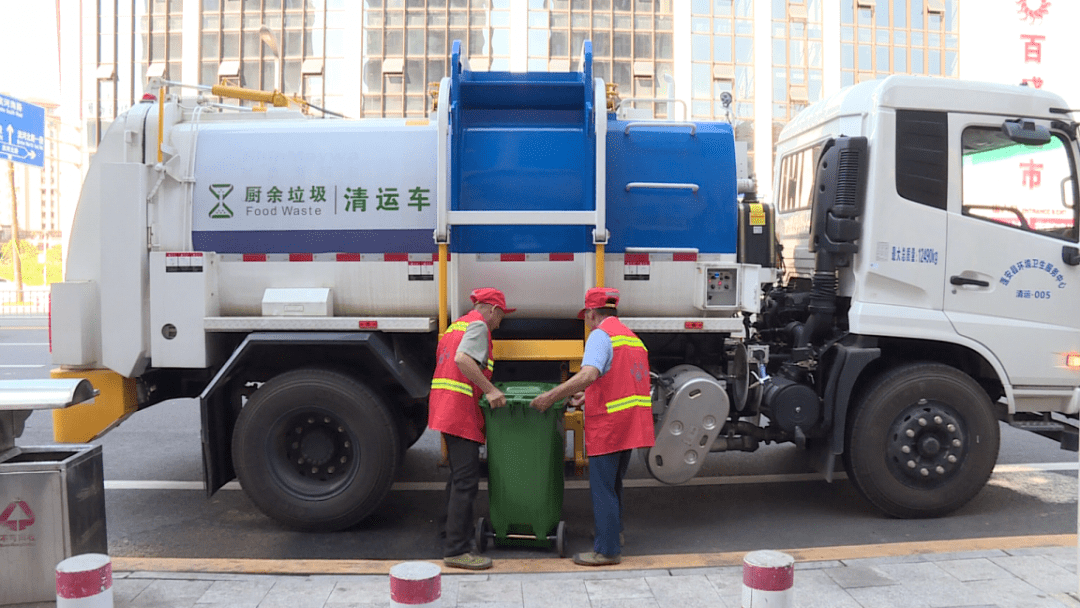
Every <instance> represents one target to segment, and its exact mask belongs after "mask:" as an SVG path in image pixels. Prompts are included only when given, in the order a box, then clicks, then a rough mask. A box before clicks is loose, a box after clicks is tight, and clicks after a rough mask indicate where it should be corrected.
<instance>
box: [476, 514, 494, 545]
mask: <svg viewBox="0 0 1080 608" xmlns="http://www.w3.org/2000/svg"><path fill="white" fill-rule="evenodd" d="M490 525H491V522H489V521H488V520H486V519H484V518H483V517H481V518H480V519H478V520H476V550H477V551H479V552H480V553H483V552H484V551H487V541H488V535H487V528H488V526H490Z"/></svg>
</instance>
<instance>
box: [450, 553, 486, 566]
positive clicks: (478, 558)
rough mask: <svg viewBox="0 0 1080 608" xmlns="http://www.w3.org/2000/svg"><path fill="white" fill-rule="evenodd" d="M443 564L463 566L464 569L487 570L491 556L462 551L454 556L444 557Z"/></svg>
mask: <svg viewBox="0 0 1080 608" xmlns="http://www.w3.org/2000/svg"><path fill="white" fill-rule="evenodd" d="M442 562H443V564H445V565H447V566H449V567H451V568H464V569H465V570H487V569H488V568H490V567H491V558H490V557H484V556H483V555H474V554H472V553H462V554H461V555H455V556H454V557H444V558H443V560H442Z"/></svg>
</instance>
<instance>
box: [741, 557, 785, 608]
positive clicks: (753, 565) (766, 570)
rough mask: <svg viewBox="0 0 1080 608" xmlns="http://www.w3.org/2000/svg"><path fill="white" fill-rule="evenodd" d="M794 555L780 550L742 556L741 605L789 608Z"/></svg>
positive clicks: (763, 607) (744, 606)
mask: <svg viewBox="0 0 1080 608" xmlns="http://www.w3.org/2000/svg"><path fill="white" fill-rule="evenodd" d="M794 584H795V558H793V557H791V556H790V555H788V554H787V553H781V552H779V551H753V552H750V553H747V554H746V557H744V558H743V589H742V608H790V606H792V599H793V596H794V594H793V593H792V590H791V589H792V587H793V586H794Z"/></svg>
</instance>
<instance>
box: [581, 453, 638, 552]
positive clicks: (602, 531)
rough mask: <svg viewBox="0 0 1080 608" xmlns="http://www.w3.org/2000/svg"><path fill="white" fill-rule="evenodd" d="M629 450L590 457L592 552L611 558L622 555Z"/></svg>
mask: <svg viewBox="0 0 1080 608" xmlns="http://www.w3.org/2000/svg"><path fill="white" fill-rule="evenodd" d="M630 452H631V451H630V450H622V451H621V452H612V453H611V454H603V455H601V456H589V490H590V491H591V492H592V505H593V525H594V526H595V529H596V538H594V539H593V551H595V552H597V553H601V554H603V555H607V556H608V557H612V556H615V555H620V554H622V545H621V544H620V543H619V533H620V532H622V530H623V526H622V487H623V476H624V475H626V469H627V467H629V466H630Z"/></svg>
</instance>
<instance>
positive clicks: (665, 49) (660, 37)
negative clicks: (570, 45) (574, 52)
mask: <svg viewBox="0 0 1080 608" xmlns="http://www.w3.org/2000/svg"><path fill="white" fill-rule="evenodd" d="M603 35H604V36H607V34H603ZM599 36H600V33H596V34H593V39H596V38H597V37H599ZM656 58H657V59H669V60H670V59H673V58H674V51H673V43H672V34H671V33H668V32H657V34H656Z"/></svg>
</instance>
